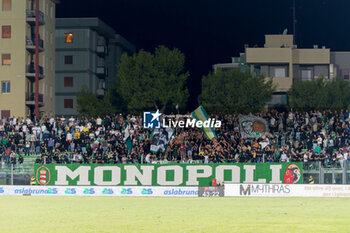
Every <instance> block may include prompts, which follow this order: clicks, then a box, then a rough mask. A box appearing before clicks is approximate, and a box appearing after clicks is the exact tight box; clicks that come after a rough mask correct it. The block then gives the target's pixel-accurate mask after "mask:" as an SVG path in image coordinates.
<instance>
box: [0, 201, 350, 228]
mask: <svg viewBox="0 0 350 233" xmlns="http://www.w3.org/2000/svg"><path fill="white" fill-rule="evenodd" d="M0 232H11V233H12V232H45V233H46V232H65V233H66V232H74V233H79V232H84V233H85V232H98V233H102V232H240V233H241V232H278V233H279V232H282V233H285V232H307V233H309V232H350V199H347V198H346V199H345V198H344V199H343V198H339V199H328V198H244V197H242V198H228V197H226V198H154V197H141V198H139V197H33V196H32V197H30V196H24V197H9V196H2V197H0Z"/></svg>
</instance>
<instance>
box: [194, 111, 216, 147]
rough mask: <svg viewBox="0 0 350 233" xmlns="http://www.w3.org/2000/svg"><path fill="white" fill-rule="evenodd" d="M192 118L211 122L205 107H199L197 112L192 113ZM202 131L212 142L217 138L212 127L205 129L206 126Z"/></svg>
mask: <svg viewBox="0 0 350 233" xmlns="http://www.w3.org/2000/svg"><path fill="white" fill-rule="evenodd" d="M191 115H192V117H194V118H195V119H196V120H197V121H201V122H204V121H207V120H209V116H208V114H207V112H206V111H205V109H204V108H203V106H202V105H201V106H199V107H198V108H197V109H196V110H194V111H193V112H192V113H191ZM202 131H203V132H204V134H205V135H206V136H207V137H208V138H209V139H210V140H212V139H213V138H214V137H216V134H215V130H214V128H212V127H204V125H203V126H202Z"/></svg>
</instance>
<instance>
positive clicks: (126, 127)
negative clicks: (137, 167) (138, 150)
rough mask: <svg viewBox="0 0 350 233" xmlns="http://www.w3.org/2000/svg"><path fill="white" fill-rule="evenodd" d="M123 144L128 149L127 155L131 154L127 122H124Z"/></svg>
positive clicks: (130, 140) (130, 139)
mask: <svg viewBox="0 0 350 233" xmlns="http://www.w3.org/2000/svg"><path fill="white" fill-rule="evenodd" d="M124 142H125V144H126V147H127V148H128V151H129V153H131V151H132V138H131V135H130V124H129V121H125V129H124Z"/></svg>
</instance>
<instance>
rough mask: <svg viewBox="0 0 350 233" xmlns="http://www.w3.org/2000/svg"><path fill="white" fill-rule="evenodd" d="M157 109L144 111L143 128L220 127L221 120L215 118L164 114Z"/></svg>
mask: <svg viewBox="0 0 350 233" xmlns="http://www.w3.org/2000/svg"><path fill="white" fill-rule="evenodd" d="M161 116H162V113H160V112H159V110H157V111H156V112H144V113H143V128H145V129H160V128H161V127H163V128H176V127H179V128H195V127H196V128H202V127H204V128H220V127H221V121H219V120H216V119H215V118H209V119H207V120H205V121H200V120H196V119H195V118H193V117H192V116H190V115H184V116H183V115H180V116H179V115H167V116H163V117H162V119H161Z"/></svg>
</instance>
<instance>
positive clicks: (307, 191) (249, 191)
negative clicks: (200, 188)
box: [225, 184, 350, 197]
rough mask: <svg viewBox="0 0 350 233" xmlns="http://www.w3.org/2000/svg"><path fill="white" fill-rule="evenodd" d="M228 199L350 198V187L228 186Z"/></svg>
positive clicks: (295, 185) (226, 193)
mask: <svg viewBox="0 0 350 233" xmlns="http://www.w3.org/2000/svg"><path fill="white" fill-rule="evenodd" d="M225 196H226V197H227V196H228V197H350V185H315V184H306V185H303V184H226V185H225Z"/></svg>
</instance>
